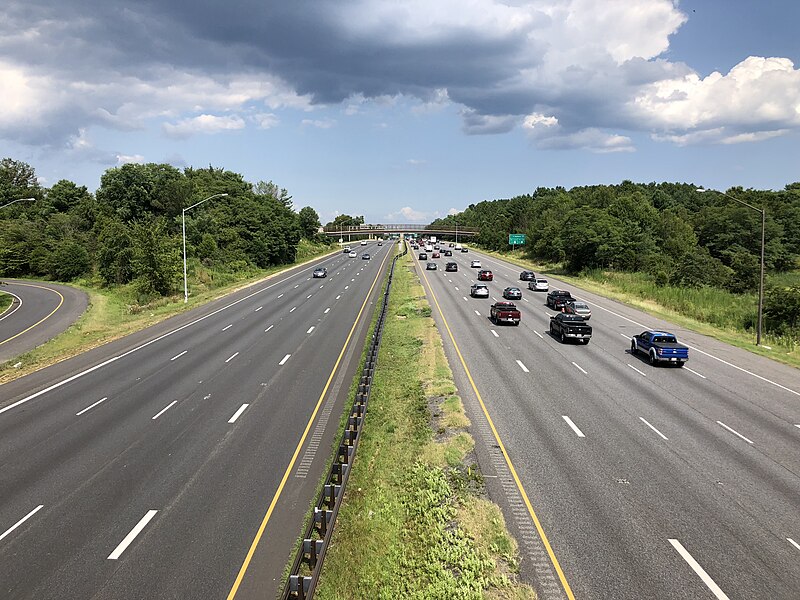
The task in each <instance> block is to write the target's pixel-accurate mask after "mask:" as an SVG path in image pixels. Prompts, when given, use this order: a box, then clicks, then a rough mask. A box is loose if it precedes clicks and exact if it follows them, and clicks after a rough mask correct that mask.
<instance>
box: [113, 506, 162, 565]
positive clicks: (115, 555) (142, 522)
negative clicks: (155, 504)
mask: <svg viewBox="0 0 800 600" xmlns="http://www.w3.org/2000/svg"><path fill="white" fill-rule="evenodd" d="M157 512H158V511H157V510H148V511H147V514H145V516H143V517H142V518H141V519H140V520H139V522H138V523H137V524H136V527H134V528H133V529H131V531H130V533H129V534H128V535H126V536H125V539H124V540H122V541H121V542H120V543H119V546H117V547H116V548H115V549H114V551H113V552H112V553H111V554H109V555H108V559H107V560H117V559H118V558H119V557H120V556H122V553H123V552H125V549H126V548H127V547H128V546H130V545H131V542H133V540H135V539H136V536H137V535H139V534H140V533H141V532H142V529H144V528H145V527H147V524H148V523H149V522H150V520H151V519H152V518H153V517H155V516H156V513H157Z"/></svg>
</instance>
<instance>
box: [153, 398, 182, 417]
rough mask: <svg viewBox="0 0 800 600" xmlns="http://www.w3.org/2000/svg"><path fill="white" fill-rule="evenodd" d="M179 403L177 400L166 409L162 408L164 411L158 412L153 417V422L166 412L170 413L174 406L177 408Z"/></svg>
mask: <svg viewBox="0 0 800 600" xmlns="http://www.w3.org/2000/svg"><path fill="white" fill-rule="evenodd" d="M177 403H178V401H177V400H173V401H172V402H170V403H169V404H167V405H166V406H165V407H164V408H162V409H161V410H160V411H158V412H157V413H156V414H155V415H153V417H152V420H153V421H155V420H156V419H157V418H158V417H160V416H161V415H163V414H164V413H165V412H167V411H168V410H169V409H170V408H172V407H173V406H175V405H176V404H177Z"/></svg>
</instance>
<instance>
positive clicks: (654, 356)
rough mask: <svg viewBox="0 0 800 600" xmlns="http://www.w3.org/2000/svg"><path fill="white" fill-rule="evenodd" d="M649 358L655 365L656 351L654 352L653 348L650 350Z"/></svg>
mask: <svg viewBox="0 0 800 600" xmlns="http://www.w3.org/2000/svg"><path fill="white" fill-rule="evenodd" d="M649 359H650V364H651V365H653V366H655V364H656V352H655V350H650V356H649Z"/></svg>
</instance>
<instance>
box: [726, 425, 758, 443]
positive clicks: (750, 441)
mask: <svg viewBox="0 0 800 600" xmlns="http://www.w3.org/2000/svg"><path fill="white" fill-rule="evenodd" d="M717 425H721V426H722V427H724V428H725V429H727V430H728V431H730V432H731V433H732V434H734V435H737V436H739V437H740V438H742V439H743V440H744V441H745V442H747V443H748V444H752V443H753V440H750V439H748V438H746V437H744V436H743V435H742V434H741V433H739V432H738V431H736V430H735V429H733V428H731V427H728V426H727V425H725V423H723V422H722V421H717Z"/></svg>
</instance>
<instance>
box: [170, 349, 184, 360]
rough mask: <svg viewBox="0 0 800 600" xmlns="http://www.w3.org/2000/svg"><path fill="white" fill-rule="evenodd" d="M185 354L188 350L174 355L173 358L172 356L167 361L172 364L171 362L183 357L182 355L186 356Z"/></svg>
mask: <svg viewBox="0 0 800 600" xmlns="http://www.w3.org/2000/svg"><path fill="white" fill-rule="evenodd" d="M187 352H188V350H184V351H183V352H181V353H180V354H176V355H175V356H173V357H172V358H170V359H169V360H170V362H172V361H173V360H176V359H178V358H180V357H181V356H183V355H184V354H186V353H187Z"/></svg>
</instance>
